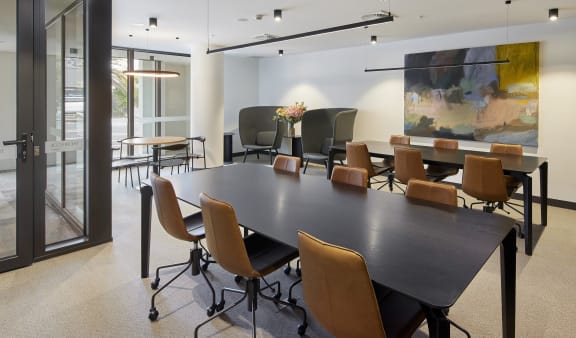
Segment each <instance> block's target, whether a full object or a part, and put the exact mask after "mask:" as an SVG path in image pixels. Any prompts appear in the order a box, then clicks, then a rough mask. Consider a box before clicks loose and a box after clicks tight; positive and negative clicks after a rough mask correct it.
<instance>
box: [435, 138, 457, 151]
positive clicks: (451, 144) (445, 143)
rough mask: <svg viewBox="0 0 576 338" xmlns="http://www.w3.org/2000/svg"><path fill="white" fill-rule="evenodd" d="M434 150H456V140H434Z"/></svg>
mask: <svg viewBox="0 0 576 338" xmlns="http://www.w3.org/2000/svg"><path fill="white" fill-rule="evenodd" d="M434 148H438V149H451V150H458V140H452V139H448V138H437V139H435V140H434Z"/></svg>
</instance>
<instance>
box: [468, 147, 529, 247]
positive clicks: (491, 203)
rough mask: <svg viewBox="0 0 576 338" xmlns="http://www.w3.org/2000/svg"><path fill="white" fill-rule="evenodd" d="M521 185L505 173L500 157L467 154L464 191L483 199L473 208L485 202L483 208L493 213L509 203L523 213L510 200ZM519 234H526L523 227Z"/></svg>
mask: <svg viewBox="0 0 576 338" xmlns="http://www.w3.org/2000/svg"><path fill="white" fill-rule="evenodd" d="M519 187H520V184H519V182H518V181H517V180H516V179H515V178H513V177H511V176H509V175H504V172H503V170H502V161H500V159H497V158H489V157H482V156H476V155H466V157H465V159H464V175H463V177H462V191H464V192H465V193H466V194H468V195H470V196H472V197H474V198H476V199H478V200H480V201H482V202H476V203H472V204H471V205H470V207H471V208H472V207H473V206H474V205H476V204H483V205H484V206H483V208H482V210H483V211H484V212H490V213H491V212H494V210H496V208H498V209H502V210H503V207H504V205H507V206H508V207H510V208H511V209H512V210H514V211H516V212H518V213H519V214H522V212H521V211H520V210H518V209H516V208H515V207H514V204H512V203H509V202H508V200H509V199H510V196H512V194H513V193H514V192H515V191H516V190H518V188H519ZM518 236H520V237H523V236H524V235H523V233H522V231H521V229H520V231H519V232H518Z"/></svg>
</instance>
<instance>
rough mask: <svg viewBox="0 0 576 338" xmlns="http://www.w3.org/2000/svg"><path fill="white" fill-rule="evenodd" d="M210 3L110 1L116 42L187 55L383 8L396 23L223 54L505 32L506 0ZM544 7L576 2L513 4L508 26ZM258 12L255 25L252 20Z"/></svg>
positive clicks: (572, 13) (540, 16)
mask: <svg viewBox="0 0 576 338" xmlns="http://www.w3.org/2000/svg"><path fill="white" fill-rule="evenodd" d="M209 3H210V4H209V8H207V7H208V0H200V1H190V0H163V1H157V0H113V43H114V45H116V46H127V47H139V48H146V49H152V50H164V51H172V52H181V53H189V52H190V48H191V46H193V45H197V46H200V47H201V48H206V47H207V42H206V41H207V40H208V35H210V37H209V39H210V46H211V48H212V49H214V48H216V47H223V46H230V45H235V44H244V43H249V42H254V41H257V40H256V39H254V37H255V36H258V35H263V34H273V35H278V36H285V35H292V34H297V33H302V32H307V31H311V30H317V29H322V28H328V27H333V26H339V25H344V24H349V23H355V22H359V21H363V19H362V16H363V15H365V14H369V13H375V12H378V11H381V10H384V11H388V10H390V11H391V12H392V14H393V15H394V21H393V22H389V23H383V24H379V25H375V26H371V27H368V28H359V29H354V30H349V31H341V32H335V33H330V34H326V35H320V36H315V37H308V38H301V39H296V40H291V41H284V42H278V43H273V44H268V45H263V46H255V47H249V48H245V49H239V50H235V51H229V52H227V53H231V54H238V55H245V56H273V55H276V54H277V51H278V50H279V49H283V50H284V52H285V54H298V53H305V52H312V51H318V50H325V49H334V48H344V47H351V46H360V45H364V44H368V43H369V40H370V36H371V35H376V36H377V37H378V42H379V43H382V42H392V41H398V40H405V39H413V38H418V37H425V36H432V35H443V34H450V33H456V32H464V31H473V30H481V29H489V28H496V27H505V26H506V17H507V14H506V12H507V5H506V4H505V2H504V0H482V1H463V0H434V1H430V0H357V1H332V0H314V1H310V0H273V1H270V0H243V1H233V0H210V1H209ZM549 8H559V9H560V20H563V19H564V20H565V19H568V18H576V1H574V0H546V1H543V0H513V1H512V3H511V4H510V5H508V22H509V25H510V26H513V25H522V24H529V23H539V22H540V23H541V22H547V21H548V9H549ZM274 9H282V11H283V20H282V22H280V23H276V22H275V21H274V20H273V10H274ZM208 13H209V14H208ZM259 14H261V15H262V18H261V19H260V20H258V19H257V18H256V16H257V15H259ZM149 17H156V18H158V28H157V29H151V30H150V31H149V32H146V31H145V28H146V27H147V23H148V18H149ZM208 18H209V20H208ZM551 24H553V23H551ZM208 27H209V28H208ZM129 35H132V37H130V36H129ZM176 37H178V38H179V39H176Z"/></svg>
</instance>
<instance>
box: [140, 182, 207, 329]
mask: <svg viewBox="0 0 576 338" xmlns="http://www.w3.org/2000/svg"><path fill="white" fill-rule="evenodd" d="M150 183H151V185H152V191H153V193H154V203H155V205H156V213H157V214H158V220H159V221H160V224H161V225H162V227H163V228H164V230H166V232H167V233H168V234H169V235H171V236H172V237H174V238H176V239H179V240H182V241H186V242H191V243H193V248H192V249H190V258H189V259H188V260H187V261H186V262H183V263H178V264H170V265H165V266H161V267H159V268H157V269H156V278H155V279H154V281H153V282H152V283H151V287H152V289H154V290H156V289H157V288H158V285H159V283H160V277H159V274H160V270H161V269H164V268H170V267H175V266H179V265H186V267H185V268H184V269H183V270H182V271H181V272H180V273H178V274H177V275H176V276H175V277H173V278H172V279H171V280H170V281H169V282H168V283H166V284H164V285H162V287H161V288H160V289H158V290H157V291H156V292H155V293H154V294H153V295H152V300H151V303H152V305H151V307H150V313H149V314H148V318H149V319H150V320H153V321H154V320H156V319H157V318H158V310H157V309H156V307H155V305H154V300H155V299H156V296H157V295H158V294H159V293H160V292H161V291H162V290H164V288H166V287H167V286H168V285H170V284H171V283H172V282H173V281H174V280H176V279H177V278H178V277H180V276H181V275H182V274H183V273H184V272H186V271H187V270H188V269H191V272H192V275H193V276H196V275H198V274H199V273H201V274H202V277H204V279H205V280H206V283H207V284H208V286H209V287H210V290H211V291H212V305H211V306H210V307H208V309H207V310H206V312H207V315H208V316H211V315H213V314H214V310H215V309H216V295H215V293H214V288H213V287H212V284H211V283H210V281H209V280H208V278H206V275H205V274H204V270H206V269H207V268H208V264H209V263H213V261H210V260H208V257H209V254H208V250H206V252H207V254H206V255H203V254H202V249H201V248H200V247H199V245H200V246H202V243H201V242H200V240H201V239H203V238H204V237H205V234H204V225H203V221H202V214H201V213H200V212H197V213H194V214H192V215H190V216H187V217H185V218H183V217H182V212H181V211H180V206H179V205H178V200H177V199H176V194H175V193H174V188H173V187H172V183H170V181H168V180H166V179H165V178H162V177H160V176H158V175H156V174H155V173H152V175H151V177H150ZM200 261H203V262H204V264H203V265H202V266H200Z"/></svg>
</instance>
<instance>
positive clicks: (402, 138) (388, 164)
mask: <svg viewBox="0 0 576 338" xmlns="http://www.w3.org/2000/svg"><path fill="white" fill-rule="evenodd" d="M388 143H390V144H392V145H398V146H401V145H404V146H409V145H410V136H406V135H390V139H389V140H388ZM380 166H381V167H382V168H388V170H390V171H393V170H394V159H393V158H385V159H384V160H383V161H382V164H381V165H380Z"/></svg>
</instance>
